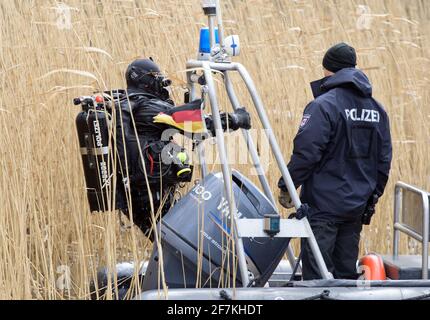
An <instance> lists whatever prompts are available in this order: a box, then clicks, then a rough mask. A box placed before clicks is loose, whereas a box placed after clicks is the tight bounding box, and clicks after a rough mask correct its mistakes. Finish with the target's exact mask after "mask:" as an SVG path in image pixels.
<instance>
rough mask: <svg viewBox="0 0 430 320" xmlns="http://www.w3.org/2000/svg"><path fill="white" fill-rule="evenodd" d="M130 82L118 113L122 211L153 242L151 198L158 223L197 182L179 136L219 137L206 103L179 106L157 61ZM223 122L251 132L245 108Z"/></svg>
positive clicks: (131, 71) (132, 73) (137, 66)
mask: <svg viewBox="0 0 430 320" xmlns="http://www.w3.org/2000/svg"><path fill="white" fill-rule="evenodd" d="M125 77H126V82H127V90H126V92H123V93H122V94H120V95H119V98H118V102H117V103H116V108H115V109H116V135H115V138H116V139H115V140H116V141H115V149H116V154H117V158H118V160H119V165H118V170H117V177H118V183H119V187H117V201H116V206H117V209H120V210H121V211H122V212H123V213H124V214H125V215H126V216H127V217H130V213H132V217H133V223H134V224H136V225H137V226H138V227H139V228H140V229H141V230H142V232H143V233H144V234H145V235H146V236H149V237H151V230H152V225H153V224H152V219H151V205H150V204H151V197H150V195H151V196H152V201H153V208H154V214H155V215H156V218H157V220H158V219H159V218H160V216H163V215H164V214H165V213H167V211H168V210H169V209H170V208H171V206H172V205H173V204H174V198H175V191H176V189H177V187H178V186H179V185H180V184H181V183H186V182H190V181H191V178H192V173H193V172H192V171H193V170H192V169H193V168H192V166H191V165H190V164H189V157H188V155H187V153H186V150H184V149H183V148H181V147H180V146H179V145H177V144H176V143H175V142H174V140H173V135H174V134H175V133H177V132H179V133H181V134H184V135H186V136H188V134H191V135H197V134H200V135H202V136H203V135H204V134H205V133H210V134H212V135H215V134H216V132H215V131H216V130H215V126H214V123H213V121H212V117H211V116H203V114H202V108H201V105H202V101H201V100H196V101H192V102H190V103H188V104H185V105H183V106H179V107H175V104H174V102H173V101H172V100H171V98H170V94H169V91H168V87H169V86H170V85H171V84H172V83H171V80H170V79H168V78H167V77H166V76H164V75H163V74H162V72H161V71H160V68H159V66H158V65H157V64H156V63H155V62H154V61H153V60H152V58H150V59H138V60H135V61H134V62H133V63H131V64H130V65H129V66H128V68H127V71H126V73H125ZM221 121H222V127H223V130H224V131H227V130H230V131H235V130H238V129H240V128H242V129H250V128H251V118H250V115H249V113H248V112H247V111H246V110H245V108H241V109H238V110H237V111H236V112H235V113H222V114H221ZM142 160H143V161H142ZM148 186H149V189H150V190H148ZM149 191H150V192H149Z"/></svg>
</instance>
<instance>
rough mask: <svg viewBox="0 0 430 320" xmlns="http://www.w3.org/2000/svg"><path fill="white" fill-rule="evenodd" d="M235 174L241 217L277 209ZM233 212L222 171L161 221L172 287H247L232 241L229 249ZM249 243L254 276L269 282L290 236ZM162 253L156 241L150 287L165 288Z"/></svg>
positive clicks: (259, 281) (146, 281)
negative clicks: (161, 263) (241, 274)
mask: <svg viewBox="0 0 430 320" xmlns="http://www.w3.org/2000/svg"><path fill="white" fill-rule="evenodd" d="M232 178H233V184H232V185H233V193H234V197H235V201H236V206H237V209H238V218H240V219H262V218H264V215H265V214H274V213H276V209H275V208H274V207H273V205H272V204H271V202H270V201H269V200H268V199H267V198H266V197H265V196H264V195H263V193H262V192H261V191H260V190H259V189H257V188H256V187H255V185H254V184H253V183H252V182H250V181H249V180H248V179H247V178H245V177H244V176H243V175H241V174H240V173H239V172H236V171H235V172H233V176H232ZM229 214H230V210H229V208H228V202H227V201H226V199H225V197H224V183H223V177H222V174H221V173H218V174H210V175H208V176H207V177H205V179H204V180H203V181H201V183H200V184H198V185H196V186H195V187H194V188H193V189H192V190H191V192H190V193H189V194H188V195H186V196H184V197H183V198H182V199H181V200H180V201H179V202H178V203H177V204H176V205H175V206H174V207H173V208H172V209H171V210H170V211H169V213H167V214H166V216H165V217H164V218H163V219H162V222H161V246H162V250H163V262H164V265H163V268H164V275H165V280H166V284H167V286H168V287H169V288H195V287H196V284H199V286H200V287H212V288H214V287H215V288H217V287H220V286H228V285H230V286H233V285H234V283H235V284H236V286H238V287H239V286H241V279H240V272H238V271H237V272H233V270H236V268H234V267H233V266H237V264H236V259H234V256H233V253H232V252H231V250H232V248H231V245H230V248H229V250H227V248H226V244H227V237H229V236H230V227H231V217H230V216H229ZM159 227H160V226H159ZM159 230H160V229H159ZM243 243H244V247H245V253H246V258H247V263H248V270H249V271H250V272H251V273H252V277H251V278H253V279H254V283H255V286H264V285H265V283H266V282H267V281H268V280H269V278H270V276H271V275H272V273H273V272H274V270H275V269H276V267H277V266H278V264H279V262H280V261H281V259H282V257H283V255H284V253H285V252H286V250H287V247H288V244H289V239H281V238H273V239H271V238H264V239H257V238H255V239H248V238H244V239H243ZM159 255H160V253H159V252H158V250H157V244H156V243H155V244H154V248H153V252H152V256H151V258H150V260H149V264H148V268H147V271H146V274H145V279H144V283H143V290H144V291H146V290H157V289H159V288H162V286H161V283H159V281H160V277H159V274H158V273H159V270H160V268H159V261H160V259H159ZM198 270H199V274H198V273H197V272H198ZM228 271H229V272H228ZM233 275H235V276H236V278H235V279H233Z"/></svg>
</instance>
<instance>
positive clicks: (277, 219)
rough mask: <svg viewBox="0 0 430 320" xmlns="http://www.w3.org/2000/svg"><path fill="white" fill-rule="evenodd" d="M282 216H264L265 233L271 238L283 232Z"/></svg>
mask: <svg viewBox="0 0 430 320" xmlns="http://www.w3.org/2000/svg"><path fill="white" fill-rule="evenodd" d="M280 225H281V216H280V215H278V214H266V215H264V232H265V233H267V234H268V235H269V236H270V237H271V238H273V237H274V236H276V235H277V234H278V233H279V232H280V231H281V230H280Z"/></svg>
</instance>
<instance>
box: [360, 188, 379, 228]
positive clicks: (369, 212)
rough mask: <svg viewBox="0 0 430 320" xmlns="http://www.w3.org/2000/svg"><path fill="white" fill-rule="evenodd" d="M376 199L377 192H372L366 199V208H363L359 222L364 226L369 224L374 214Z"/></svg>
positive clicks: (377, 198)
mask: <svg viewBox="0 0 430 320" xmlns="http://www.w3.org/2000/svg"><path fill="white" fill-rule="evenodd" d="M378 200H379V196H378V195H377V194H373V195H372V196H371V197H370V198H369V200H368V201H367V206H366V209H365V210H364V212H363V216H362V217H361V223H362V224H364V225H365V226H368V225H370V222H371V221H372V217H373V215H374V214H375V206H376V204H377V203H378Z"/></svg>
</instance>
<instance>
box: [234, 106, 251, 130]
mask: <svg viewBox="0 0 430 320" xmlns="http://www.w3.org/2000/svg"><path fill="white" fill-rule="evenodd" d="M228 125H229V128H230V129H232V130H238V129H240V128H242V129H245V130H249V129H251V116H250V115H249V113H248V111H246V109H245V108H240V109H237V110H236V111H235V112H234V113H229V114H228Z"/></svg>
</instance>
